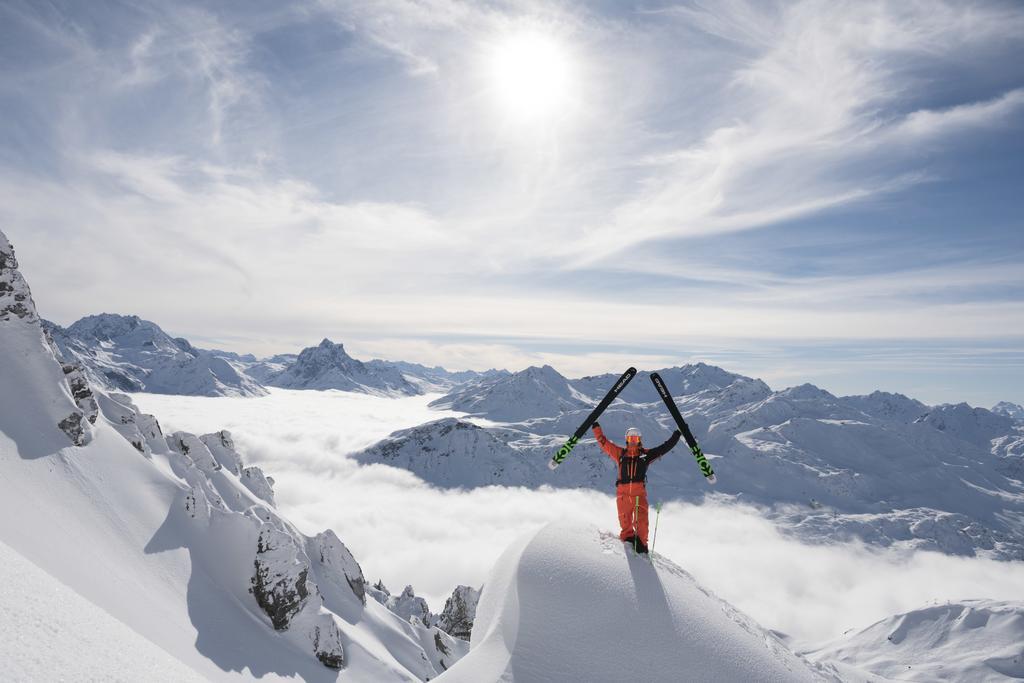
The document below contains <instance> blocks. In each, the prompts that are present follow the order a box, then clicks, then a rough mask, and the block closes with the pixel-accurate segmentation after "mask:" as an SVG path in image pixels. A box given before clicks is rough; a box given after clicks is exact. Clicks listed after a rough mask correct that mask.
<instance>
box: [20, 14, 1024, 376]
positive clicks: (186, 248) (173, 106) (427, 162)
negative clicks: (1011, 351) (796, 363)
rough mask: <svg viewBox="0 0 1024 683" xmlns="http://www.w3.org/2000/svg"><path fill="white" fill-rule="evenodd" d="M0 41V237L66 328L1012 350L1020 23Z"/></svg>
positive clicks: (769, 17)
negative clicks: (126, 321)
mask: <svg viewBox="0 0 1024 683" xmlns="http://www.w3.org/2000/svg"><path fill="white" fill-rule="evenodd" d="M0 12H2V13H3V17H4V18H5V19H7V20H9V21H7V22H6V23H5V26H9V27H15V28H14V29H11V28H8V29H7V33H6V34H5V36H6V37H7V38H9V40H5V41H0V42H2V43H3V44H4V45H17V46H18V47H17V49H16V50H13V51H8V52H2V49H0V58H2V59H4V60H5V62H4V63H5V64H11V65H13V66H14V67H15V68H10V69H5V70H4V71H3V74H2V75H0V97H2V98H4V100H3V101H4V103H5V105H7V106H8V110H9V111H11V112H12V117H11V121H12V125H10V126H8V127H5V129H4V130H3V131H0V197H2V199H3V201H2V202H0V220H2V221H3V223H4V225H5V227H6V228H7V230H8V232H9V233H10V234H11V236H12V238H13V239H14V240H15V241H16V242H17V244H18V246H19V250H20V252H21V253H22V256H23V260H24V261H25V263H26V264H28V265H27V267H29V268H31V269H34V271H35V272H34V273H33V277H32V281H33V283H34V286H35V287H36V289H37V290H39V292H40V299H41V300H42V301H44V302H48V304H44V309H45V310H47V311H48V312H49V314H50V315H51V316H53V317H55V318H57V319H58V320H61V321H64V322H68V321H70V320H72V319H74V318H75V317H77V316H79V315H82V314H85V313H89V312H94V311H95V310H97V309H106V310H120V311H125V312H138V313H141V314H143V315H146V316H147V317H150V318H153V319H155V320H157V321H158V322H160V323H161V324H164V325H166V326H167V327H169V328H171V329H174V330H175V331H177V332H178V333H181V334H192V335H195V336H203V337H210V338H221V339H233V340H242V339H251V340H252V341H251V342H250V343H249V344H245V343H244V342H242V341H236V342H235V346H234V348H238V349H239V350H261V351H286V350H294V348H293V346H294V345H295V344H297V343H299V342H300V341H301V342H302V343H309V342H310V341H316V340H317V339H319V338H321V337H322V336H325V335H329V336H333V337H335V338H338V339H341V340H345V341H347V342H349V343H350V344H355V345H356V347H357V348H360V349H364V350H365V351H366V352H367V353H371V354H385V353H395V354H398V353H401V352H402V349H408V353H411V354H420V355H414V356H410V357H409V359H410V360H424V361H429V362H437V361H439V360H443V358H442V356H443V353H451V354H452V355H453V358H455V359H458V360H456V361H452V362H450V363H449V364H452V363H462V362H465V363H472V364H473V365H474V366H475V367H485V366H491V365H502V364H512V365H518V364H525V363H536V362H544V361H545V360H549V361H551V362H554V363H555V364H556V365H558V364H559V363H564V364H565V366H566V369H567V371H568V372H571V371H572V370H571V369H572V368H576V369H577V370H578V371H587V372H592V371H596V370H598V369H599V368H597V367H595V366H596V365H598V364H600V363H602V362H607V363H614V364H615V365H619V364H621V359H620V357H619V355H617V354H620V353H621V354H625V355H630V354H632V355H635V356H638V357H643V358H649V359H651V361H652V363H653V362H655V360H656V359H657V362H658V363H659V364H660V363H661V362H662V360H665V361H667V360H668V359H669V358H677V359H678V360H680V361H681V360H685V359H689V358H690V357H691V353H690V351H691V350H692V349H701V351H702V352H703V353H706V354H710V353H712V352H713V351H714V350H715V349H716V348H717V349H721V350H727V349H730V348H737V347H742V348H743V349H745V350H747V351H750V345H751V344H752V343H761V344H763V345H765V347H766V348H768V347H770V348H773V349H778V348H781V347H782V346H781V345H784V344H790V345H791V347H790V348H791V349H796V348H797V347H798V346H799V345H800V344H801V343H803V342H806V341H808V340H822V341H828V342H829V343H834V342H836V341H838V340H843V339H850V340H854V339H856V340H860V341H861V342H862V343H864V344H868V343H876V342H878V343H882V342H886V343H887V342H890V341H894V340H902V343H903V344H905V345H907V346H914V345H920V344H921V343H924V342H925V341H931V342H940V341H945V342H951V340H959V341H964V342H965V343H966V342H971V343H970V344H967V345H968V346H971V345H973V346H975V347H977V348H983V347H984V344H985V343H986V342H993V343H999V344H1012V343H1015V342H1014V341H1013V340H1015V339H1017V340H1018V341H1019V339H1020V338H1021V337H1019V336H1018V335H1020V334H1021V330H1020V328H1019V325H1016V323H1015V321H1016V320H1019V319H1021V316H1020V314H1021V311H1020V309H1019V301H1020V296H1019V290H1020V288H1021V286H1022V285H1021V282H1020V280H1019V278H1017V277H1015V271H1016V269H1018V267H1021V268H1024V257H1022V252H1021V248H1022V245H1021V244H1020V242H1019V240H1017V241H1015V239H1016V238H1015V237H1014V229H1013V226H1014V220H1015V216H1016V215H1017V213H1019V212H1017V211H1016V208H1019V207H1014V205H1013V201H1014V200H1013V193H1012V192H1011V190H1010V185H1011V184H1012V183H1013V178H1014V175H1013V174H1014V173H1017V172H1019V169H1017V167H1014V166H1013V164H1014V161H1013V159H1014V158H1015V155H1014V153H1013V152H1012V149H1011V147H1012V144H1013V140H1014V139H1015V135H1016V132H1018V131H1019V129H1020V126H1021V124H1022V119H1024V117H1022V106H1021V105H1022V104H1024V102H1022V99H1024V98H1022V95H1021V93H1022V92H1024V76H1022V75H1021V74H1020V73H1019V70H1017V69H1015V67H1014V66H1013V65H1014V64H1016V63H1019V60H1016V61H1015V60H1014V59H1013V57H1014V56H1015V55H1017V54H1018V53H1019V51H1020V49H1021V42H1022V40H1021V38H1020V36H1021V35H1024V32H1022V31H1020V30H1018V29H1020V27H1021V22H1022V20H1024V19H1022V17H1024V13H1022V12H1020V11H1019V8H1016V7H1015V6H1013V5H1009V4H1004V3H998V2H982V3H977V4H974V5H971V6H970V7H965V6H962V5H960V4H958V3H943V2H940V3H928V4H923V3H892V2H882V1H878V2H867V3H824V2H798V3H786V4H766V3H746V2H727V3H714V4H700V3H686V4H678V5H674V6H669V7H664V6H662V7H660V8H657V9H653V10H651V9H647V8H640V9H638V8H636V7H626V6H620V5H616V6H613V7H609V6H593V5H586V6H584V5H578V4H573V3H547V2H531V3H528V4H522V3H504V2H495V3H486V4H480V3H468V2H459V1H457V0H431V1H429V2H428V1H424V2H415V1H413V0H408V1H405V2H398V3H387V4H384V5H382V4H380V3H362V2H355V3H334V2H329V1H326V0H325V1H324V2H310V3H306V4H302V5H298V6H289V7H280V6H278V5H274V4H266V5H263V4H260V3H254V4H249V5H247V6H246V7H245V9H244V10H242V9H241V8H239V7H236V6H231V5H224V6H217V7H212V6H206V7H197V6H192V5H188V4H186V5H184V6H181V5H177V6H173V7H171V6H163V5H157V4H146V3H143V4H139V5H136V6H133V7H132V8H130V9H126V8H124V7H121V6H117V5H106V4H102V3H98V4H97V5H95V7H94V8H93V9H92V13H91V14H90V15H86V14H85V13H83V12H78V11H75V10H74V9H73V8H65V9H60V8H53V7H42V6H40V7H34V6H31V5H15V4H11V5H7V6H4V7H3V8H0ZM525 29H528V30H531V31H543V32H547V34H549V35H551V36H553V38H554V39H555V40H557V41H559V44H560V45H561V47H562V48H563V52H564V54H565V55H567V56H568V57H569V58H570V59H571V60H572V62H573V69H572V70H571V72H572V73H573V74H574V78H573V80H574V82H573V84H572V93H571V95H572V96H571V98H568V99H567V100H566V101H567V102H570V104H566V106H565V111H563V112H561V113H560V115H559V116H558V117H556V118H555V119H552V120H551V121H547V122H544V123H543V124H541V125H536V124H523V123H522V122H513V121H510V119H509V117H507V116H504V115H503V113H502V112H501V111H500V107H499V106H498V102H497V100H496V99H495V98H494V97H493V94H494V93H493V92H492V91H493V89H494V88H495V87H496V84H495V83H493V82H492V81H491V80H489V79H492V78H493V70H491V69H489V68H488V61H487V60H488V58H489V57H488V55H490V54H491V52H489V51H490V50H492V49H493V47H494V45H495V44H497V43H500V42H501V40H503V38H504V37H506V36H507V35H509V34H510V33H514V32H516V31H521V30H525ZM17 41H20V42H17ZM28 55H31V56H32V58H31V59H29V58H28V57H27V56H28ZM984 145H990V146H993V147H992V148H990V149H989V151H978V152H974V151H973V150H974V149H975V148H979V149H980V147H982V146H984ZM994 146H1002V147H1005V148H1006V149H1005V150H1000V149H995V147H994ZM972 155H973V156H972ZM993 159H994V160H995V161H996V162H997V163H999V164H1002V168H1000V169H999V170H998V171H994V170H991V169H990V166H991V163H992V161H993ZM982 179H984V181H982ZM983 183H984V184H983ZM976 185H977V187H976ZM950 190H956V191H958V192H964V193H968V192H971V193H974V194H973V195H965V196H967V197H968V199H970V201H969V202H964V206H970V208H971V209H972V212H971V213H967V212H966V211H960V212H958V211H957V209H958V208H959V207H958V206H957V205H956V204H955V203H952V202H955V200H944V199H943V195H944V194H946V193H948V192H949V191H950ZM993 192H995V193H997V194H998V197H997V199H998V201H992V196H991V195H992V193H993ZM981 193H987V195H986V196H985V197H980V198H979V201H977V202H975V201H974V196H975V195H978V194H981ZM943 201H945V202H946V205H945V206H946V210H942V211H940V210H939V209H934V210H931V213H929V210H930V209H929V207H930V206H931V205H933V204H935V205H939V204H941V203H942V202H943ZM975 207H977V211H973V209H974V208H975ZM950 208H951V209H952V210H950ZM55 243H59V244H61V245H62V246H63V247H64V249H63V250H57V251H56V253H55V250H54V249H53V248H52V245H53V244H55ZM83 264H86V265H84V266H83ZM83 268H85V269H86V270H89V271H91V273H92V278H91V279H90V280H89V282H88V284H86V285H83V286H82V287H80V288H77V287H76V291H75V292H74V293H71V292H69V291H68V290H67V288H66V284H65V277H66V276H65V273H66V272H69V271H70V270H72V269H78V270H81V269H83ZM137 282H144V283H146V284H147V287H146V289H145V291H142V290H140V289H139V288H138V287H135V286H130V285H127V284H126V283H137ZM196 301H201V302H202V306H196V305H195V303H194V302H196ZM636 319H639V320H642V321H643V323H644V325H643V328H644V333H643V335H642V339H641V338H638V337H637V335H636V333H635V331H634V330H633V329H632V328H631V327H630V326H628V325H623V324H622V321H626V320H636ZM606 321H607V322H606ZM417 339H418V340H420V341H421V342H423V343H422V344H421V345H419V346H417V345H416V344H415V343H413V342H414V341H415V340H417ZM400 342H401V343H400ZM360 344H361V345H362V346H360ZM607 354H610V355H607ZM797 355H799V354H797ZM488 358H489V359H490V360H488ZM666 364H667V363H666ZM760 367H763V366H760ZM993 367H994V366H993ZM741 369H744V368H741ZM922 372H923V371H922Z"/></svg>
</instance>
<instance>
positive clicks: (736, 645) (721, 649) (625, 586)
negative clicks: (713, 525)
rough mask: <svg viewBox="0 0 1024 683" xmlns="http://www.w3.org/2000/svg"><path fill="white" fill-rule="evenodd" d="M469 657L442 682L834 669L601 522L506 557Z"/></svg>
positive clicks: (815, 677)
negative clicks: (801, 653) (601, 527)
mask: <svg viewBox="0 0 1024 683" xmlns="http://www.w3.org/2000/svg"><path fill="white" fill-rule="evenodd" d="M485 586H486V589H485V590H484V593H483V596H482V597H481V600H480V603H479V605H478V606H477V612H476V623H475V624H474V626H473V634H472V638H471V640H470V651H469V654H468V655H467V656H466V657H464V658H463V659H462V660H461V661H460V662H459V663H458V664H456V665H455V666H454V667H452V668H451V669H450V670H449V671H448V672H447V673H445V674H443V675H442V676H441V677H440V678H439V679H438V681H444V682H445V683H454V682H458V681H466V682H467V683H470V682H471V683H476V682H478V681H497V680H515V681H516V682H517V683H532V682H533V681H568V680H579V681H594V682H595V683H596V682H599V681H629V680H643V681H679V680H693V681H753V680H757V681H820V680H837V679H836V678H834V677H833V676H832V675H831V673H830V670H829V669H827V668H819V667H816V666H814V665H811V664H810V663H808V662H807V661H806V660H803V659H801V658H800V657H798V656H796V655H794V654H793V653H792V652H790V651H789V650H788V649H787V648H786V646H785V645H783V644H782V643H781V642H780V641H779V640H778V639H777V638H776V637H775V636H773V635H772V634H770V633H769V632H768V631H766V630H764V629H763V628H761V627H760V626H758V625H757V624H756V623H754V622H753V621H752V620H751V619H750V618H748V617H746V616H745V615H743V614H742V613H740V612H739V611H737V610H736V609H735V608H733V607H732V606H730V605H729V604H727V603H725V602H723V601H721V600H720V599H718V598H716V597H715V596H713V595H711V594H710V593H708V592H707V591H706V590H705V589H703V588H701V587H700V586H699V585H698V584H697V582H696V581H695V580H694V579H693V577H691V576H690V575H689V574H687V573H686V572H685V571H683V570H682V569H680V568H679V567H678V566H676V565H675V564H673V563H671V562H669V561H668V560H666V559H664V558H662V557H660V556H657V555H655V556H653V558H652V559H645V558H641V557H638V556H636V555H635V554H633V553H632V551H630V550H627V549H626V547H625V546H624V545H623V544H622V543H621V542H620V541H619V540H618V539H617V538H615V537H613V536H611V535H609V534H604V533H600V532H598V530H597V529H596V528H593V527H579V526H574V525H568V524H551V525H548V526H546V527H544V528H543V529H541V530H540V531H538V532H535V533H533V534H529V535H527V536H526V537H524V538H522V539H520V540H519V541H517V542H515V543H514V544H513V545H512V546H510V547H509V549H508V550H507V551H505V553H504V554H503V555H502V556H501V558H500V559H499V560H498V561H497V563H496V564H495V566H494V569H493V570H492V571H491V574H490V576H489V577H488V578H487V581H486V583H485Z"/></svg>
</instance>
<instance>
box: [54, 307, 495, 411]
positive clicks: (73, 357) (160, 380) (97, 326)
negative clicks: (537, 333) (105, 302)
mask: <svg viewBox="0 0 1024 683" xmlns="http://www.w3.org/2000/svg"><path fill="white" fill-rule="evenodd" d="M43 328H44V329H45V330H46V333H47V334H48V335H49V337H50V338H51V339H52V340H53V342H54V344H55V346H56V347H57V349H58V353H59V354H60V357H61V359H62V360H64V361H66V362H72V363H76V364H78V365H80V366H81V367H82V368H83V371H84V372H85V374H86V376H87V377H88V378H89V380H90V382H92V383H93V384H95V385H96V386H99V387H103V388H105V389H109V390H111V391H128V392H150V393H157V394H181V395H188V396H263V395H265V394H266V393H267V390H266V387H268V386H270V387H280V388H287V389H318V390H324V389H336V390H340V391H355V392H362V393H371V394H379V395H385V396H414V395H418V394H422V393H426V392H440V391H449V390H451V389H452V388H454V387H456V386H458V385H460V384H463V383H466V382H472V381H477V380H483V379H491V378H494V377H500V376H503V375H507V374H508V373H507V372H506V371H504V370H488V371H486V372H476V371H473V370H465V371H455V372H452V371H449V370H445V369H444V368H442V367H439V366H438V367H432V368H431V367H426V366H424V365H419V364H417V363H406V362H402V361H397V362H391V361H384V360H370V361H366V362H363V361H359V360H356V359H354V358H352V357H351V356H350V355H348V353H346V352H345V349H344V346H343V345H342V344H336V343H335V342H332V341H331V340H329V339H324V340H323V341H322V342H321V343H320V344H319V345H317V346H311V347H308V348H306V349H303V350H302V351H301V352H300V353H298V354H278V355H275V356H270V357H269V358H262V359H259V358H256V356H254V355H252V354H239V353H235V352H231V351H219V350H206V349H200V348H197V347H195V346H193V345H192V343H191V342H189V341H188V340H187V339H184V338H182V337H172V336H171V335H169V334H167V333H166V332H165V331H164V330H163V329H161V328H160V326H159V325H157V324H156V323H154V322H151V321H148V320H143V319H142V318H139V317H138V316H134V315H118V314H113V313H102V314H99V315H90V316H86V317H84V318H82V319H81V320H78V321H77V322H75V323H73V324H72V325H70V326H68V327H67V328H64V327H61V326H60V325H57V324H56V323H52V322H49V321H43Z"/></svg>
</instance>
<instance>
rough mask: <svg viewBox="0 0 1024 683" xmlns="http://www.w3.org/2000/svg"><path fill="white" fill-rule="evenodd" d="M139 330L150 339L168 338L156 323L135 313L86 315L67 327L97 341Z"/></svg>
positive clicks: (80, 336) (74, 333)
mask: <svg viewBox="0 0 1024 683" xmlns="http://www.w3.org/2000/svg"><path fill="white" fill-rule="evenodd" d="M139 330H141V331H143V333H144V334H145V335H146V336H148V337H150V338H152V339H158V338H164V337H166V338H167V339H168V340H169V339H170V337H169V336H167V335H166V334H164V331H163V330H161V329H160V327H159V326H158V325H156V323H151V322H149V321H148V320H143V319H142V318H140V317H139V316H137V315H119V314H117V313H100V314H98V315H87V316H85V317H84V318H82V319H80V320H78V321H76V322H74V323H72V324H71V326H70V327H68V332H70V333H72V334H73V335H74V336H76V337H79V338H82V339H95V340H97V341H112V340H114V339H118V338H119V337H126V336H128V335H130V334H132V333H135V332H138V331H139Z"/></svg>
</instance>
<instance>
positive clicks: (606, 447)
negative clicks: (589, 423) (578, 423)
mask: <svg viewBox="0 0 1024 683" xmlns="http://www.w3.org/2000/svg"><path fill="white" fill-rule="evenodd" d="M594 438H595V439H597V444H598V445H599V446H600V447H601V450H603V451H604V452H605V453H607V454H608V457H609V458H611V459H612V460H614V461H615V462H618V461H619V458H621V457H622V446H618V445H616V444H614V443H612V442H611V441H609V440H608V437H606V436H605V435H604V430H603V429H601V425H599V424H598V423H596V422H595V423H594Z"/></svg>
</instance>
